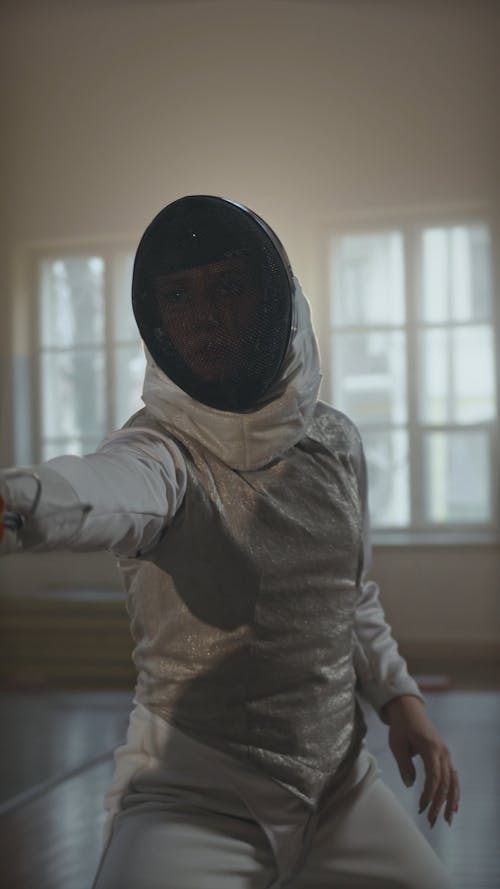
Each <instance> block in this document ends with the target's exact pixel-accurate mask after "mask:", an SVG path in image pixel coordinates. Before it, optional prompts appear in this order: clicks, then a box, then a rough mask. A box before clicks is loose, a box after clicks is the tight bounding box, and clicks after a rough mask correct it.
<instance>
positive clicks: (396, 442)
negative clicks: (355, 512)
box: [363, 429, 410, 528]
mask: <svg viewBox="0 0 500 889" xmlns="http://www.w3.org/2000/svg"><path fill="white" fill-rule="evenodd" d="M363 445H364V449H365V456H366V463H367V467H368V491H369V505H370V516H371V524H372V527H373V528H383V527H399V528H402V527H405V526H407V525H408V524H409V521H410V498H409V469H408V434H407V432H406V431H405V430H402V429H397V430H393V431H391V432H382V431H380V432H379V431H377V432H375V431H367V430H366V429H365V430H363Z"/></svg>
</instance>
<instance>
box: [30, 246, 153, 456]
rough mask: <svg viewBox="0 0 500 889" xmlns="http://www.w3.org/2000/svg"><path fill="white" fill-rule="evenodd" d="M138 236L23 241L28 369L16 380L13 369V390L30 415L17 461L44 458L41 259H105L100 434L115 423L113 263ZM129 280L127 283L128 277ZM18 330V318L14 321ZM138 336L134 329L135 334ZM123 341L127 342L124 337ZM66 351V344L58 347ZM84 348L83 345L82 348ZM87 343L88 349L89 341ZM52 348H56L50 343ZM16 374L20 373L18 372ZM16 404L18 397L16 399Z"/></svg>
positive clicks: (130, 249) (115, 269)
mask: <svg viewBox="0 0 500 889" xmlns="http://www.w3.org/2000/svg"><path fill="white" fill-rule="evenodd" d="M136 244H137V240H136V239H134V238H116V239H115V238H102V239H94V238H93V239H92V240H90V239H89V240H87V239H83V238H82V239H71V240H60V241H58V242H48V243H46V244H37V245H31V246H27V248H26V250H27V253H28V258H27V263H26V266H27V269H28V276H29V279H28V292H27V307H28V313H27V316H26V323H27V326H28V328H29V329H28V331H27V334H28V343H29V355H30V373H29V380H27V379H21V380H20V379H17V380H16V374H15V388H16V390H17V392H16V394H17V395H21V396H23V395H24V397H25V398H26V397H27V399H28V403H29V405H30V408H31V417H30V418H29V419H28V418H26V417H24V419H23V420H21V422H19V421H18V422H17V424H16V426H17V428H16V430H15V453H16V462H21V463H33V464H38V463H41V462H42V460H43V455H42V453H43V443H44V439H43V437H42V390H41V381H42V366H41V365H42V355H43V353H44V352H45V351H52V349H44V348H43V346H42V345H41V338H40V331H41V312H40V273H41V267H42V263H43V262H44V261H47V260H48V261H51V260H57V259H63V260H64V259H65V258H70V257H87V256H92V255H94V256H99V257H102V259H103V260H104V269H105V271H104V281H103V285H104V287H103V301H104V337H103V343H102V345H96V346H95V349H96V350H98V351H102V353H103V356H104V367H105V381H106V382H105V386H106V391H105V430H104V433H103V438H104V436H105V435H107V434H109V432H111V431H113V430H114V429H115V428H116V425H115V423H114V417H115V415H116V394H115V393H116V386H115V362H114V360H113V359H114V350H115V347H116V346H119V345H120V344H122V345H124V344H125V342H123V343H121V341H119V340H116V341H114V340H113V330H114V327H113V324H114V310H115V299H116V295H117V274H118V264H119V262H120V260H123V257H124V255H128V256H131V257H133V256H134V254H135V250H136ZM130 283H131V282H130ZM17 328H18V330H19V323H18V324H17ZM138 339H139V334H138ZM127 344H128V341H127ZM61 348H62V350H64V351H65V350H66V347H61ZM85 348H87V347H85ZM88 348H93V347H92V346H90V347H88ZM53 351H54V352H55V351H57V347H54V348H53ZM17 376H19V375H17ZM16 400H17V403H20V402H19V398H17V399H16ZM20 426H21V427H22V428H23V431H24V433H25V434H26V433H27V438H28V440H29V446H28V442H27V441H25V442H24V443H22V432H21V430H20V429H19V427H20ZM61 453H64V445H63V444H61Z"/></svg>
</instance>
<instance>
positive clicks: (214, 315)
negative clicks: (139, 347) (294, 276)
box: [132, 196, 292, 411]
mask: <svg viewBox="0 0 500 889" xmlns="http://www.w3.org/2000/svg"><path fill="white" fill-rule="evenodd" d="M132 300H133V307H134V313H135V316H136V320H137V324H138V327H139V330H140V332H141V335H142V337H143V339H144V341H145V343H146V345H147V347H148V349H149V351H150V353H151V355H152V356H153V358H154V360H155V361H156V363H157V364H158V365H159V366H160V367H161V369H162V370H163V371H164V372H165V373H166V375H167V376H168V377H169V378H170V379H171V380H173V382H174V383H176V384H177V385H178V386H179V387H180V388H181V389H183V390H184V391H186V392H188V393H189V394H190V395H191V396H192V397H193V398H195V399H196V400H197V401H200V402H202V403H204V404H208V405H211V406H213V407H216V408H218V409H220V410H229V411H245V410H250V409H251V408H252V406H254V405H255V404H256V403H257V402H258V401H259V400H261V399H262V397H263V396H265V393H266V392H267V391H268V390H269V388H270V387H271V386H272V383H273V382H274V381H275V380H276V378H277V377H278V375H279V371H280V369H281V366H282V363H283V359H284V356H285V353H286V349H287V346H288V342H289V339H290V329H291V314H292V311H291V274H290V271H289V268H288V265H287V260H286V254H284V251H283V250H282V248H281V245H280V243H279V241H277V239H276V238H275V236H274V233H272V232H271V230H270V229H267V227H266V225H265V223H263V222H262V220H260V219H259V218H258V217H256V216H255V215H254V214H252V212H251V211H250V210H248V209H247V208H243V207H241V206H239V205H235V204H232V203H231V202H229V201H225V200H223V199H222V198H212V197H205V196H199V197H197V196H191V197H188V198H182V199H181V200H179V201H176V202H175V203H174V204H171V205H169V206H168V207H166V208H165V209H164V210H162V211H161V213H160V214H158V216H157V217H156V218H155V219H154V220H153V222H152V223H151V225H150V226H149V227H148V229H147V230H146V232H145V233H144V236H143V238H142V240H141V243H140V244H139V248H138V251H137V255H136V260H135V265H134V276H133V285H132Z"/></svg>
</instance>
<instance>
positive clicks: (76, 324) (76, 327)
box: [35, 248, 145, 460]
mask: <svg viewBox="0 0 500 889" xmlns="http://www.w3.org/2000/svg"><path fill="white" fill-rule="evenodd" d="M132 263H133V255H132V252H131V251H127V250H125V249H115V248H113V249H107V250H96V251H89V252H85V253H80V252H77V251H75V252H73V253H71V252H68V253H66V252H63V251H59V252H57V253H53V254H50V255H47V254H46V255H43V256H40V257H39V258H38V261H37V274H36V280H37V288H36V289H37V293H36V297H37V320H38V324H37V326H36V330H37V344H36V346H37V349H36V351H37V355H38V363H37V366H38V380H37V384H38V393H37V394H38V398H35V402H36V404H37V406H38V435H37V436H36V439H37V440H38V443H39V447H38V450H39V453H38V454H37V455H36V458H37V459H40V460H48V459H50V458H51V457H54V456H57V455H59V454H64V453H73V454H85V453H89V452H91V451H93V450H94V449H95V448H96V446H97V445H98V444H99V442H100V441H102V439H103V438H104V436H105V435H106V434H107V433H108V432H109V431H111V430H112V429H116V428H118V427H119V426H121V425H123V423H124V422H125V420H126V419H127V418H128V417H129V416H130V415H131V414H132V413H134V411H136V410H139V408H140V407H141V406H142V403H141V398H140V396H141V392H142V382H143V377H144V370H145V357H144V353H143V349H142V344H141V340H140V337H139V333H138V330H137V327H136V324H135V320H134V317H133V312H132V306H131V298H130V292H131V280H132Z"/></svg>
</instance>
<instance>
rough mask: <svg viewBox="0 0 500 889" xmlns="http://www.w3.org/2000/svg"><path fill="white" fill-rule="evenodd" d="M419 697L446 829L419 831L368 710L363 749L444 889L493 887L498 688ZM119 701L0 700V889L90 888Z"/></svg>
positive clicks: (121, 718) (53, 696) (499, 886)
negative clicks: (433, 729)
mask: <svg viewBox="0 0 500 889" xmlns="http://www.w3.org/2000/svg"><path fill="white" fill-rule="evenodd" d="M424 694H425V697H426V700H427V706H428V712H429V714H430V716H431V718H432V719H433V721H434V722H435V724H436V725H437V727H438V728H439V730H440V731H441V733H442V735H443V737H444V738H445V740H446V743H447V744H448V746H449V747H450V749H451V751H452V753H453V758H454V762H455V765H456V768H457V769H458V772H459V776H460V781H461V787H462V800H461V805H460V811H459V812H458V814H457V815H455V820H454V822H453V825H452V827H451V828H450V827H448V825H447V824H446V822H445V821H444V820H443V819H442V816H441V817H440V819H439V820H438V821H437V822H436V825H435V827H434V829H433V830H431V829H430V827H429V826H428V824H427V821H426V820H425V815H421V816H419V815H418V814H417V809H418V804H417V803H418V797H419V796H420V792H421V788H422V786H423V769H422V764H421V762H420V760H416V761H415V763H416V767H417V775H418V777H417V781H416V784H415V786H414V787H413V788H411V789H410V790H407V789H406V788H405V787H404V785H403V784H402V782H401V779H400V777H399V772H398V770H397V767H396V764H395V761H394V759H393V757H392V753H391V751H390V749H389V747H388V744H387V731H388V729H387V726H385V725H384V724H383V723H382V722H380V720H379V719H378V717H377V716H376V715H375V714H374V713H373V711H371V710H369V709H367V710H366V718H367V723H368V738H367V743H368V747H369V749H370V750H371V752H372V753H373V754H374V755H375V756H376V758H377V761H378V764H379V766H380V768H381V770H382V775H383V778H384V780H385V781H386V783H387V784H388V785H389V786H390V787H391V789H392V790H393V791H394V793H395V794H396V795H397V797H398V799H399V800H400V802H401V804H402V805H403V806H404V808H405V809H406V810H407V811H408V812H409V814H410V816H411V817H412V818H413V819H414V821H415V823H417V824H418V825H419V827H420V829H421V830H422V832H423V833H424V835H425V836H426V837H427V839H428V840H429V842H430V843H431V845H432V846H433V847H434V849H435V850H436V852H437V853H438V855H439V857H440V858H441V860H442V861H443V863H444V865H445V867H446V869H447V871H448V873H449V874H450V876H451V878H452V881H453V884H454V886H455V887H456V889H500V741H499V739H500V690H494V689H488V690H481V689H477V690H463V689H461V690H459V689H453V690H448V691H442V692H437V691H434V692H432V691H426V690H425V689H424ZM130 701H131V696H130V695H129V694H127V693H123V692H62V691H52V692H37V693H36V694H35V693H22V692H7V691H4V692H0V722H1V725H2V732H1V733H0V735H1V749H0V754H1V755H0V887H1V889H90V886H91V884H92V879H93V875H94V872H95V869H96V866H97V862H98V858H99V853H100V842H101V830H102V824H103V812H102V796H103V793H104V791H105V788H106V786H107V784H108V782H109V780H110V777H111V774H112V754H111V751H112V749H113V748H114V747H115V746H116V745H117V744H119V743H122V741H123V738H124V735H125V729H126V724H127V714H128V710H129V708H130ZM117 889H119V887H117ZM137 889H141V887H137ZM142 889H147V887H142ZM193 889H196V887H193ZM214 889H216V887H214Z"/></svg>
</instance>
